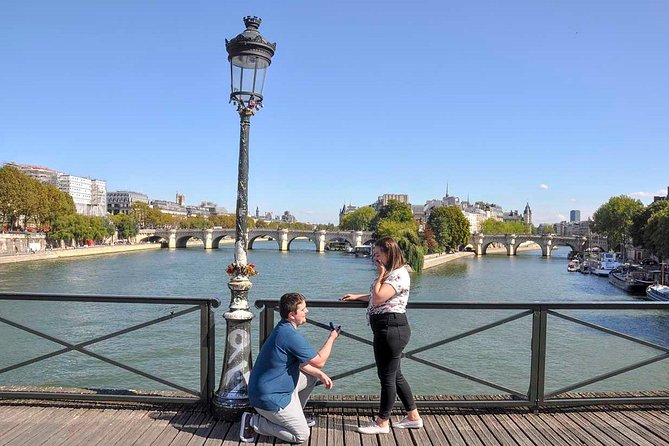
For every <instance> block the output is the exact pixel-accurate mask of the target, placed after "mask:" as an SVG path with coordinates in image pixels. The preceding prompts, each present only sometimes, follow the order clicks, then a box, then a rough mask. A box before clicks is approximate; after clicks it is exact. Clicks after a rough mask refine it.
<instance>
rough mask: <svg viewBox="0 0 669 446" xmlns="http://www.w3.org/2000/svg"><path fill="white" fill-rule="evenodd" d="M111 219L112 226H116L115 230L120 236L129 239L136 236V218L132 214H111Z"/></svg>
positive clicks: (137, 230)
mask: <svg viewBox="0 0 669 446" xmlns="http://www.w3.org/2000/svg"><path fill="white" fill-rule="evenodd" d="M112 221H113V222H114V226H116V231H117V232H118V236H119V237H120V238H123V239H129V238H132V237H134V236H136V235H137V233H138V232H139V227H138V226H139V225H138V223H137V220H135V219H134V217H133V216H132V215H127V214H118V215H113V216H112Z"/></svg>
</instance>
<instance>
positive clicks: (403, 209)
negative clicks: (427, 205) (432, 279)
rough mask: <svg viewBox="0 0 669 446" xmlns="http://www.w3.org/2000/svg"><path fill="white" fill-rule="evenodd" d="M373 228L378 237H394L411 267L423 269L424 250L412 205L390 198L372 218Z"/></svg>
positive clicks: (416, 269) (417, 269)
mask: <svg viewBox="0 0 669 446" xmlns="http://www.w3.org/2000/svg"><path fill="white" fill-rule="evenodd" d="M371 229H372V230H373V231H374V234H375V237H376V238H382V237H392V238H393V239H395V241H396V242H397V244H398V245H399V246H400V248H401V249H402V254H403V255H404V259H405V260H406V261H407V263H408V264H409V265H410V266H411V268H412V269H413V270H414V271H416V272H420V271H421V270H422V269H423V257H424V254H425V252H424V250H423V247H422V246H421V243H420V238H419V237H418V224H417V223H416V221H415V220H414V219H413V212H411V206H409V205H408V204H406V203H400V202H399V201H395V200H390V201H389V202H388V204H387V205H385V206H383V207H382V208H381V210H380V211H379V213H378V214H376V216H375V217H374V218H373V219H372V222H371Z"/></svg>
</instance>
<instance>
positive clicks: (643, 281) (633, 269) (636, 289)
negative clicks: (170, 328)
mask: <svg viewBox="0 0 669 446" xmlns="http://www.w3.org/2000/svg"><path fill="white" fill-rule="evenodd" d="M609 283H611V284H612V285H613V286H616V287H618V288H620V289H621V290H624V291H625V292H627V293H629V294H645V293H646V288H648V285H652V284H653V280H652V278H650V277H649V273H648V271H646V270H644V269H643V268H641V267H639V266H636V265H624V266H621V267H618V268H616V269H614V270H613V271H611V273H610V274H609Z"/></svg>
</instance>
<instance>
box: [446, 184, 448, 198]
mask: <svg viewBox="0 0 669 446" xmlns="http://www.w3.org/2000/svg"><path fill="white" fill-rule="evenodd" d="M446 196H447V197H448V181H446Z"/></svg>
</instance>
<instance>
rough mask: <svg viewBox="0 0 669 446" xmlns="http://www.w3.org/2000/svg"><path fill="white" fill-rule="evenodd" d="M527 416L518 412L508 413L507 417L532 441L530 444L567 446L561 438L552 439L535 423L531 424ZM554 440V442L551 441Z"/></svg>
mask: <svg viewBox="0 0 669 446" xmlns="http://www.w3.org/2000/svg"><path fill="white" fill-rule="evenodd" d="M526 415H527V414H521V413H517V412H512V413H507V414H506V416H507V417H509V419H511V421H512V422H513V423H515V424H516V425H517V426H518V427H519V428H520V429H521V430H522V432H523V434H525V436H526V437H527V438H529V439H530V444H535V445H541V446H549V445H552V444H566V443H563V442H562V439H561V438H560V437H557V438H552V437H551V435H550V433H549V432H544V431H542V430H540V429H539V428H538V427H537V426H536V425H535V424H534V423H532V422H530V421H529V420H528V419H527V418H525V417H526ZM551 440H552V441H551Z"/></svg>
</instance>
